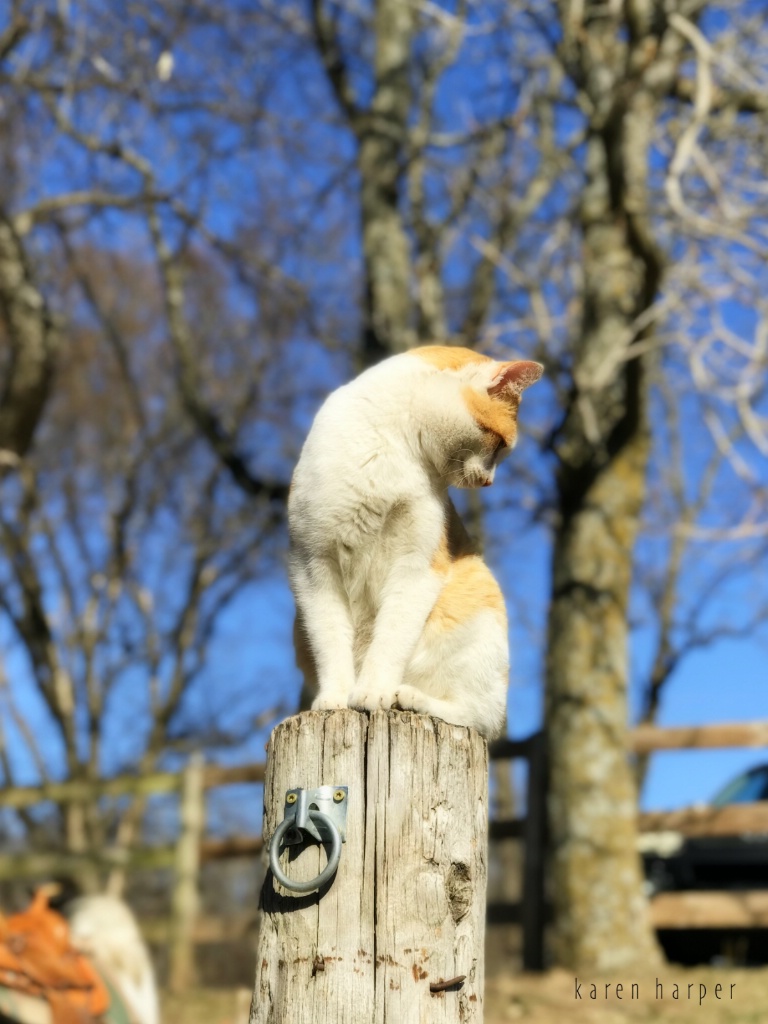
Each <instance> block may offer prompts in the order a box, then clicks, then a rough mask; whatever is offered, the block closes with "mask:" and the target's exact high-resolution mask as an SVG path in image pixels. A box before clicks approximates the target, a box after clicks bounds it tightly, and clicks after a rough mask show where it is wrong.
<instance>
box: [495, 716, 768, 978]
mask: <svg viewBox="0 0 768 1024" xmlns="http://www.w3.org/2000/svg"><path fill="white" fill-rule="evenodd" d="M628 746H629V750H630V752H631V753H633V754H649V753H653V752H655V751H659V750H679V751H682V750H703V749H707V748H708V749H714V748H727V747H762V748H765V747H767V746H768V722H750V723H731V724H727V725H708V726H693V727H686V728H662V727H659V726H649V725H645V726H640V727H638V728H636V729H633V730H631V731H630V733H629V736H628ZM490 753H491V757H492V758H494V759H498V760H512V759H515V758H526V759H527V760H528V761H529V777H528V797H527V814H526V817H525V818H518V819H515V820H512V821H495V822H492V823H491V828H490V837H491V838H492V839H508V838H516V839H521V840H522V841H523V842H524V844H525V847H524V859H523V864H524V869H523V872H524V883H523V890H522V900H521V902H520V905H516V904H490V905H489V907H488V921H489V923H490V924H493V923H520V924H522V926H523V966H524V967H525V968H526V969H528V970H540V969H541V967H542V966H543V964H544V956H545V955H544V933H545V924H546V920H547V915H548V906H547V901H546V891H545V886H544V863H545V857H546V833H545V829H546V808H545V802H546V789H547V785H546V763H545V752H544V742H543V738H542V736H541V734H540V733H539V734H536V735H535V736H532V737H530V738H529V739H528V740H524V741H517V742H516V741H510V740H500V741H498V742H497V743H495V744H492V746H491V751H490ZM638 825H639V830H640V832H641V833H647V832H662V831H675V832H679V833H680V834H681V835H683V836H685V837H688V836H691V837H693V836H696V837H698V836H726V835H765V834H766V833H768V801H764V802H761V803H754V804H743V805H738V804H732V805H730V806H726V807H721V808H713V807H691V808H684V809H682V810H678V811H651V812H644V813H641V814H640V815H639V818H638ZM767 878H768V876H767ZM651 920H652V922H653V925H654V927H656V928H659V929H662V928H737V929H738V928H767V927H768V890H755V891H747V890H739V891H738V892H728V891H726V892H716V891H690V892H663V893H659V894H658V895H657V896H655V897H654V898H653V899H652V901H651Z"/></svg>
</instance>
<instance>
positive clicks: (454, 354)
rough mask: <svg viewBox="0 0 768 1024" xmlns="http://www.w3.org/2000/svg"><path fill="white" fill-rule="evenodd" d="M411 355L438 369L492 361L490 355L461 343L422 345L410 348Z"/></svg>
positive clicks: (456, 367)
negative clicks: (474, 350)
mask: <svg viewBox="0 0 768 1024" xmlns="http://www.w3.org/2000/svg"><path fill="white" fill-rule="evenodd" d="M409 355H414V356H418V358H419V359H423V360H424V361H425V362H427V363H429V364H430V365H431V366H434V367H436V368H437V369H438V370H461V369H462V368H463V367H464V366H468V365H469V364H470V363H492V362H493V360H492V359H491V358H490V357H489V356H483V355H481V354H480V353H479V352H473V351H472V349H471V348H461V346H460V345H420V346H419V347H418V348H412V349H410V350H409Z"/></svg>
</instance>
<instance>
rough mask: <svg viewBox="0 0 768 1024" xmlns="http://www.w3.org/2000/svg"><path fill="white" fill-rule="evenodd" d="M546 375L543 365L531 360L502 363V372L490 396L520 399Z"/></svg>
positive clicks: (496, 378)
mask: <svg viewBox="0 0 768 1024" xmlns="http://www.w3.org/2000/svg"><path fill="white" fill-rule="evenodd" d="M542 373H544V367H543V366H542V365H541V363H534V362H533V361H532V360H530V359H519V360H518V361H517V362H514V363H502V366H501V370H500V372H499V373H497V374H496V376H495V377H494V378H493V381H492V383H491V386H490V387H489V388H488V394H489V395H493V396H494V397H496V398H510V397H512V396H513V395H515V396H516V397H518V398H519V397H520V395H522V393H523V392H524V391H525V389H526V388H529V387H530V386H531V384H535V383H536V381H537V380H538V379H539V377H541V375H542Z"/></svg>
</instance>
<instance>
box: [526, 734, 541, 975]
mask: <svg viewBox="0 0 768 1024" xmlns="http://www.w3.org/2000/svg"><path fill="white" fill-rule="evenodd" d="M546 757H547V751H546V741H545V737H544V733H543V732H537V733H535V734H534V735H533V736H531V737H530V739H529V740H528V796H527V801H526V803H527V807H526V814H525V826H524V833H523V835H524V843H525V845H524V850H525V852H524V855H523V899H522V924H523V967H524V968H525V970H526V971H542V970H544V925H545V914H546V901H545V891H544V879H545V861H546V850H547V843H546V830H547V765H546Z"/></svg>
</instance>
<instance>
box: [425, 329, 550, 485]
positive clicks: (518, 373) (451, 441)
mask: <svg viewBox="0 0 768 1024" xmlns="http://www.w3.org/2000/svg"><path fill="white" fill-rule="evenodd" d="M412 352H413V355H415V356H418V357H419V358H421V359H423V360H425V361H426V362H427V363H429V364H430V365H431V366H432V367H434V368H435V369H436V370H437V371H438V372H439V374H440V377H441V378H442V379H443V380H445V378H448V379H450V380H451V381H452V383H453V384H454V388H453V389H452V390H453V392H454V394H455V396H456V400H457V402H458V407H457V408H454V409H453V410H452V412H453V415H446V416H445V417H444V418H443V417H441V437H440V444H439V450H438V451H436V452H435V456H436V465H437V469H438V471H439V473H440V475H441V476H442V478H443V479H444V480H445V481H446V482H447V483H448V484H449V485H451V486H453V487H490V485H491V484H492V483H493V479H494V475H495V473H496V467H497V466H498V465H499V463H500V462H501V461H502V460H503V459H505V458H506V456H507V455H509V453H510V452H511V451H512V449H513V448H514V446H515V444H516V443H517V412H518V409H519V407H520V399H521V397H522V394H523V391H525V389H526V388H528V387H530V386H531V384H535V383H536V381H537V380H538V379H539V378H540V377H541V375H542V373H543V372H544V367H543V366H542V365H541V363H534V362H532V361H531V360H528V359H523V360H516V361H513V362H498V361H496V360H493V359H490V358H488V357H487V356H483V355H480V354H479V353H477V352H473V351H472V350H471V349H465V348H459V347H456V346H442V345H430V346H427V347H423V348H416V349H413V350H412ZM451 405H452V406H453V405H454V402H451ZM441 463H442V464H441Z"/></svg>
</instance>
